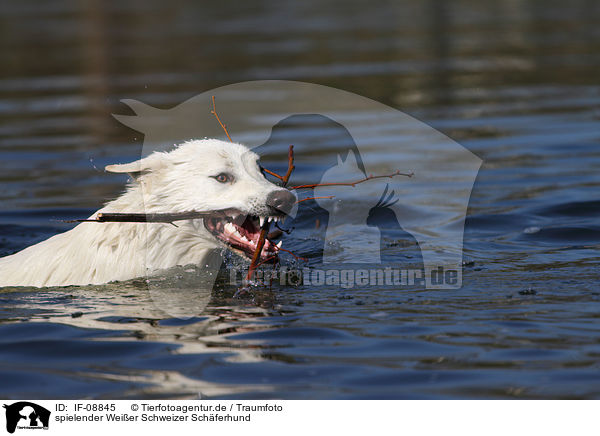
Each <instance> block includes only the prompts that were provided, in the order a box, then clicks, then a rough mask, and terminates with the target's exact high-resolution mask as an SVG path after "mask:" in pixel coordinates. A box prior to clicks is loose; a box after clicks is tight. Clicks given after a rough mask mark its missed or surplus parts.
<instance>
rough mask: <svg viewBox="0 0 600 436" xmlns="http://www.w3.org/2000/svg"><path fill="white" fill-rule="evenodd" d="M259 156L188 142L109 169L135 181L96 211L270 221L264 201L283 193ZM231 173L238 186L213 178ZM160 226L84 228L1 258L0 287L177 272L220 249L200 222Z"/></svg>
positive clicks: (212, 143)
mask: <svg viewBox="0 0 600 436" xmlns="http://www.w3.org/2000/svg"><path fill="white" fill-rule="evenodd" d="M257 159H258V156H257V155H256V154H255V153H254V152H251V151H249V150H248V148H246V147H245V146H243V145H241V144H235V143H228V142H223V141H219V140H214V139H207V140H197V141H189V142H186V143H184V144H182V145H180V146H178V147H177V148H175V149H174V150H173V151H170V152H168V153H166V152H155V153H153V154H151V155H149V156H148V157H146V158H144V159H141V160H139V161H136V162H133V163H130V164H124V165H109V166H107V167H106V170H107V171H109V172H116V173H129V174H131V175H132V178H133V180H132V181H131V183H130V184H129V185H128V187H127V190H126V191H125V193H124V194H122V195H121V196H120V197H119V198H117V199H116V200H114V201H111V202H109V203H107V204H106V206H105V207H103V208H102V209H100V210H99V211H97V212H96V213H94V214H93V215H92V216H91V217H90V218H93V217H95V216H96V214H97V213H99V212H127V213H134V212H138V213H139V212H146V213H151V212H156V213H158V212H162V213H170V212H185V211H190V210H216V209H223V208H229V207H233V208H237V209H240V210H241V211H244V212H246V213H250V214H255V215H266V214H267V210H266V205H265V203H266V197H267V195H268V194H269V193H270V192H272V191H274V190H277V189H281V188H278V187H277V186H276V185H274V184H272V183H270V182H269V181H267V180H266V179H265V178H264V177H263V175H262V173H261V171H260V169H259V167H258V164H257ZM221 172H227V173H231V174H232V175H233V176H234V177H235V181H234V182H233V183H224V184H223V183H219V182H218V181H216V180H215V179H214V178H211V176H215V175H217V174H219V173H221ZM177 226H178V227H174V226H173V225H170V224H156V223H148V224H145V223H102V224H100V223H81V224H79V225H78V226H76V227H75V228H73V229H72V230H69V231H68V232H65V233H62V234H59V235H56V236H53V237H51V238H50V239H48V240H46V241H43V242H40V243H39V244H36V245H33V246H31V247H28V248H26V249H24V250H23V251H20V252H18V253H16V254H13V255H11V256H7V257H4V258H1V259H0V286H37V287H43V286H65V285H86V284H102V283H107V282H110V281H114V280H127V279H132V278H136V277H142V276H144V275H146V274H148V273H152V272H153V271H156V270H160V269H165V268H170V267H173V266H176V265H187V264H197V265H201V264H202V263H203V262H204V260H205V259H207V258H208V256H209V255H210V254H212V253H214V250H215V249H222V245H221V244H220V243H219V242H218V241H217V240H216V239H215V238H214V237H213V236H212V235H211V234H210V233H209V232H208V231H207V230H206V229H205V228H204V225H203V223H202V220H189V221H179V222H177Z"/></svg>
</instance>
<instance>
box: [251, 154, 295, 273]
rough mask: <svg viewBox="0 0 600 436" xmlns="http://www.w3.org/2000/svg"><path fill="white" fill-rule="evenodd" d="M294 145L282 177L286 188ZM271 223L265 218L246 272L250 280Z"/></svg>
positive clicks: (292, 162) (282, 184) (282, 182)
mask: <svg viewBox="0 0 600 436" xmlns="http://www.w3.org/2000/svg"><path fill="white" fill-rule="evenodd" d="M294 168H295V167H294V146H293V145H290V148H289V151H288V170H287V172H286V173H285V176H283V178H282V179H281V186H283V187H284V188H285V186H286V185H287V183H288V181H289V180H290V176H291V175H292V171H294ZM270 225H271V223H270V222H269V220H265V222H264V223H263V225H262V227H261V228H260V235H259V237H258V241H257V242H256V249H255V250H254V254H253V255H252V260H251V261H250V266H249V267H248V274H246V280H250V278H251V277H252V274H253V273H254V270H255V269H256V268H257V266H258V261H259V259H260V253H261V252H262V249H263V247H264V246H265V240H266V239H267V233H268V232H269V227H270Z"/></svg>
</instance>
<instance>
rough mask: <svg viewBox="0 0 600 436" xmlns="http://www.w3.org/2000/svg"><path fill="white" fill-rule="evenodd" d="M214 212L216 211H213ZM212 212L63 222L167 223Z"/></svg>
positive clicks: (108, 216)
mask: <svg viewBox="0 0 600 436" xmlns="http://www.w3.org/2000/svg"><path fill="white" fill-rule="evenodd" d="M214 212H216V211H214ZM214 212H196V211H189V212H177V213H104V212H102V213H99V214H98V215H96V219H84V220H65V221H63V222H65V223H167V224H171V223H172V222H173V221H182V220H194V219H199V218H205V217H207V216H210V215H212V214H213V213H214Z"/></svg>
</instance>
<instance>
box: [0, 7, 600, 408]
mask: <svg viewBox="0 0 600 436" xmlns="http://www.w3.org/2000/svg"><path fill="white" fill-rule="evenodd" d="M599 19H600V10H599V5H598V4H597V3H596V2H591V1H583V0H582V1H572V2H568V3H564V2H535V1H500V2H498V1H496V2H475V1H462V2H442V1H426V2H382V3H381V5H378V6H377V7H376V5H371V6H370V7H368V8H366V7H364V5H363V4H362V3H361V2H353V1H350V2H348V1H344V2H330V3H328V4H327V5H323V4H319V3H313V4H304V3H297V2H285V1H284V2H281V1H279V2H270V1H259V2H251V3H249V4H245V5H242V4H239V5H236V8H235V10H226V9H224V8H221V7H220V6H219V5H216V4H212V5H211V4H206V5H202V6H198V5H193V4H188V3H184V2H177V1H175V2H159V1H149V2H148V1H146V2H141V1H140V2H130V3H128V4H127V5H122V4H117V3H107V2H95V1H91V2H82V3H76V2H70V1H58V2H52V3H47V4H45V3H44V4H41V3H39V2H35V3H34V2H19V3H13V4H11V5H10V7H6V8H4V11H3V14H2V16H1V17H0V35H1V38H0V50H1V51H0V53H1V55H0V56H1V57H2V65H3V66H2V68H1V69H0V119H1V120H2V122H1V123H0V184H1V186H2V190H1V192H0V201H1V212H0V255H4V254H9V253H12V252H14V251H16V250H19V249H21V248H23V247H25V246H28V245H30V244H32V243H34V242H37V241H40V240H42V239H45V238H47V237H48V236H50V235H53V234H55V233H58V232H61V231H64V230H67V229H68V228H69V225H67V224H63V223H60V222H59V221H57V220H60V219H65V218H72V217H83V216H86V215H87V214H89V213H90V212H91V211H93V210H95V209H96V208H98V207H99V205H101V203H102V202H103V201H105V200H106V199H110V198H113V197H114V196H115V195H117V194H118V193H119V191H120V190H121V189H122V184H123V179H122V178H121V177H118V176H115V175H109V174H105V173H104V172H103V171H102V170H101V168H103V167H104V165H106V164H110V163H115V162H124V161H126V160H128V159H135V158H136V156H139V152H140V149H141V146H142V141H143V138H142V136H141V135H140V134H139V133H138V132H134V131H132V130H129V129H127V128H125V127H123V126H122V125H120V124H118V123H117V122H116V121H114V119H112V118H111V116H110V114H111V113H128V109H127V108H126V107H125V106H124V105H122V104H121V103H119V100H120V99H122V98H134V99H139V100H142V101H144V102H146V103H148V104H152V105H155V106H158V107H162V108H168V107H171V106H172V105H175V104H178V103H181V102H182V101H183V100H185V99H187V98H190V97H192V96H194V95H196V94H198V93H200V92H204V91H207V90H209V89H212V88H214V87H216V86H221V85H224V84H228V83H232V82H238V81H244V80H256V79H293V80H303V81H313V82H316V83H320V84H325V85H329V86H335V87H339V88H342V89H346V90H349V91H352V92H355V93H358V94H362V95H365V96H368V97H370V98H373V99H376V100H378V101H382V102H384V103H386V104H389V105H391V106H394V107H396V108H399V109H401V110H403V111H406V112H408V113H409V114H411V115H413V116H415V117H416V118H418V119H420V120H422V121H424V122H426V123H427V124H430V125H432V126H433V127H435V128H437V129H438V130H440V131H442V132H443V133H445V134H447V135H448V136H450V137H451V138H453V139H455V140H457V141H459V142H460V143H461V144H462V145H464V146H465V147H467V148H468V149H469V150H471V151H472V152H474V153H476V154H477V155H478V156H480V157H481V158H482V159H484V165H483V167H482V169H481V171H480V173H479V176H478V179H477V182H476V185H475V188H474V191H473V194H472V197H471V202H470V209H469V216H468V218H467V223H466V234H465V256H466V259H465V260H466V264H465V269H464V279H463V281H464V286H463V288H462V289H460V290H458V291H431V290H429V291H427V290H423V289H410V290H390V289H381V288H365V289H352V290H343V289H339V288H335V287H320V288H318V289H313V288H310V287H298V288H294V287H280V286H275V287H274V289H273V292H272V293H270V292H266V291H265V292H256V293H255V294H254V295H246V296H242V298H234V293H235V291H236V289H234V288H232V287H229V286H227V285H225V284H224V283H222V284H221V285H219V286H217V287H216V289H215V290H214V292H213V295H212V296H210V304H209V306H208V307H207V308H206V310H205V311H203V312H202V313H200V314H198V315H197V316H195V317H193V318H191V319H187V320H182V319H178V318H172V317H169V316H167V315H165V314H164V313H163V312H161V311H159V310H158V309H157V308H156V306H155V305H154V302H153V300H152V299H151V298H150V296H149V293H148V291H147V286H146V284H145V283H144V282H141V281H133V282H131V283H125V284H114V285H108V286H105V287H90V288H74V287H73V288H56V289H44V290H41V291H40V290H23V289H3V290H1V291H0V338H2V339H0V395H1V396H5V397H12V398H26V397H30V398H31V397H51V398H57V397H69V398H81V397H91V398H115V397H119V398H124V397H125V398H140V397H145V398H160V397H169V398H184V397H185V398H188V397H197V396H198V395H201V396H203V397H213V398H214V397H235V398H240V397H244V398H273V397H278V398H473V397H475V398H510V397H525V398H553V397H561V398H598V397H599V396H600V371H598V369H599V367H600V346H599V344H598V338H599V337H600V328H599V324H598V323H599V318H600V306H599V299H600V289H599V288H598V267H599V263H600V262H599V261H600V255H599V253H598V248H599V247H600V224H599V221H598V217H599V212H600V200H599V199H600V192H599V189H598V187H599V184H600V173H599V172H598V168H600V147H599V139H600V129H599V127H600V121H599V116H600V112H599V104H600V87H599V85H598V67H599V66H600V55H599V53H600V50H599V49H600V40H599V37H600V28H599V27H598V22H599ZM367 115H368V114H367ZM207 116H209V114H208V113H207ZM380 127H381V129H382V130H385V127H386V126H385V125H381V126H380ZM278 134H279V135H280V136H279V138H281V141H282V142H285V143H288V142H293V143H297V144H307V147H308V146H312V147H314V148H313V151H312V152H313V153H314V155H311V156H312V158H313V159H314V161H315V162H316V161H319V160H324V159H335V156H336V154H337V153H339V152H342V151H344V150H345V149H346V145H345V144H343V143H341V141H340V140H339V137H337V136H336V135H335V134H334V133H333V132H332V129H331V126H328V125H323V124H319V123H315V122H314V120H304V121H299V122H297V123H296V124H294V123H293V122H290V123H288V124H287V125H284V126H282V129H281V130H280V131H279V133H278ZM284 156H285V149H282V150H281V151H280V152H278V153H277V152H276V153H274V154H273V155H272V156H269V160H268V162H269V165H270V167H272V168H273V169H274V170H280V169H281V167H283V165H284V162H285V158H284ZM384 157H385V156H384ZM384 157H383V158H384ZM314 171H316V167H314V166H311V167H308V166H305V167H304V168H298V172H297V174H298V177H300V178H302V179H303V180H313V179H314ZM313 207H314V205H313ZM313 212H314V211H311V210H310V209H305V210H304V211H303V212H301V215H300V217H299V218H298V219H297V221H296V223H295V225H296V227H297V229H296V231H295V232H294V233H293V234H292V235H291V236H290V240H289V242H288V243H289V244H290V245H289V246H293V247H295V250H296V251H298V252H299V253H302V254H303V255H306V256H308V257H309V258H310V259H311V261H315V260H316V259H318V256H319V250H321V249H322V243H323V242H322V241H323V234H322V232H321V231H320V230H318V229H315V225H314V224H315V223H314V219H315V215H314V213H313ZM320 213H322V212H320ZM322 218H324V219H326V216H325V217H322ZM377 225H378V226H379V228H380V230H381V232H382V235H383V239H382V249H383V252H382V256H383V257H384V258H386V259H387V258H389V259H399V258H398V256H400V258H401V259H402V260H401V261H402V262H406V264H411V263H415V262H416V263H418V262H419V259H418V256H419V253H418V250H417V249H416V248H415V246H414V241H413V240H412V239H411V238H410V236H407V234H406V233H404V232H402V229H400V228H398V226H397V223H394V222H386V220H385V217H384V218H381V219H380V220H379V221H378V222H377ZM286 245H287V244H286ZM386 256H388V257H386ZM205 297H206V296H205Z"/></svg>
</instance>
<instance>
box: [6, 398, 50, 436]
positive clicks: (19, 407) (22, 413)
mask: <svg viewBox="0 0 600 436" xmlns="http://www.w3.org/2000/svg"><path fill="white" fill-rule="evenodd" d="M4 408H5V409H6V431H8V432H9V433H14V432H15V430H16V429H17V428H18V429H28V430H35V429H44V430H47V429H48V424H49V422H50V411H49V410H48V409H46V408H44V407H42V406H39V405H37V404H35V403H30V402H28V401H19V402H18V403H14V404H11V405H6V404H5V405H4Z"/></svg>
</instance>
